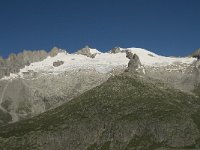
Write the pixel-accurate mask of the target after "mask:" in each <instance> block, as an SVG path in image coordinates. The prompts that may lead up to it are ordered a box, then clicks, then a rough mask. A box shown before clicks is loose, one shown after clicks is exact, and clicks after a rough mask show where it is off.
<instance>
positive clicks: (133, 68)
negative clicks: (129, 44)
mask: <svg viewBox="0 0 200 150" xmlns="http://www.w3.org/2000/svg"><path fill="white" fill-rule="evenodd" d="M126 57H127V58H129V59H130V61H129V63H128V71H129V72H138V71H139V70H140V67H141V66H142V64H141V62H140V59H139V57H138V56H137V55H136V54H133V53H131V52H127V53H126Z"/></svg>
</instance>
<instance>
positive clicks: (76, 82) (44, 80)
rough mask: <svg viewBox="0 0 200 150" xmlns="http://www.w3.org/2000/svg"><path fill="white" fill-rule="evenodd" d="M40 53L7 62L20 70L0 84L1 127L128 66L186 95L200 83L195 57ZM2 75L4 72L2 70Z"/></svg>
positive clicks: (130, 51)
mask: <svg viewBox="0 0 200 150" xmlns="http://www.w3.org/2000/svg"><path fill="white" fill-rule="evenodd" d="M36 54H37V55H36ZM39 54H40V53H39V52H23V53H22V54H18V55H16V56H15V57H14V56H13V57H12V58H13V59H11V57H9V58H8V60H9V61H11V60H12V63H11V64H16V65H17V64H19V63H20V64H22V65H19V66H20V68H21V69H19V68H18V67H15V66H14V69H17V72H14V73H11V74H8V76H4V77H3V78H1V79H0V125H2V124H7V123H11V122H16V121H19V120H23V119H26V118H30V117H33V116H35V115H38V114H40V113H43V112H45V111H47V110H50V109H53V108H55V107H57V106H60V105H62V104H63V103H65V102H68V101H70V100H71V99H73V98H75V97H76V96H78V95H80V94H82V93H84V92H85V91H87V90H90V89H92V88H94V87H96V86H98V85H100V84H102V83H104V82H106V81H107V79H108V78H109V77H110V76H113V75H117V74H120V73H122V72H124V71H125V70H126V69H127V67H129V70H136V72H140V75H141V76H143V77H144V78H146V79H148V78H152V79H156V80H158V81H161V82H164V83H166V84H168V85H170V86H172V87H174V88H176V89H180V90H182V91H185V92H189V93H190V92H192V91H193V90H194V87H195V85H196V84H197V83H199V82H200V68H199V66H200V63H199V62H200V61H199V60H197V59H196V58H191V57H183V58H179V57H164V56H160V55H157V54H155V53H153V52H150V51H148V50H145V49H142V48H114V49H112V50H111V51H110V52H106V53H102V52H100V51H98V50H97V49H94V48H89V47H88V46H86V47H85V48H82V49H80V50H78V51H77V52H76V53H73V54H69V53H67V52H66V51H63V50H60V49H57V48H54V49H52V51H51V52H50V53H48V54H47V53H46V55H45V58H43V57H42V58H41V57H37V56H38V55H39ZM40 58H41V59H40ZM8 60H6V61H8ZM37 60H38V61H37ZM35 61H36V62H35ZM31 62H32V63H31ZM26 63H28V65H26ZM4 67H5V66H4ZM11 67H12V65H11ZM130 67H131V69H130ZM6 68H7V69H9V67H6ZM0 72H4V71H3V70H2V69H1V66H0Z"/></svg>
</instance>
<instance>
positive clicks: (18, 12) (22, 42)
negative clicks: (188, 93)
mask: <svg viewBox="0 0 200 150" xmlns="http://www.w3.org/2000/svg"><path fill="white" fill-rule="evenodd" d="M199 8H200V1H199V0H1V1H0V55H1V56H3V57H7V55H8V54H9V53H18V52H20V51H22V50H24V49H26V50H34V49H45V50H50V49H51V48H52V47H54V46H57V47H60V48H64V49H67V50H68V51H70V52H74V51H76V50H77V49H80V48H81V47H84V46H85V45H89V46H90V47H95V48H97V49H99V50H101V51H107V50H109V49H111V48H112V47H114V46H120V47H141V48H146V49H149V50H151V51H153V52H155V53H158V54H161V55H167V56H170V55H175V56H184V55H187V54H189V53H191V52H192V51H194V50H195V49H197V48H199V47H200V38H199V35H200V12H199Z"/></svg>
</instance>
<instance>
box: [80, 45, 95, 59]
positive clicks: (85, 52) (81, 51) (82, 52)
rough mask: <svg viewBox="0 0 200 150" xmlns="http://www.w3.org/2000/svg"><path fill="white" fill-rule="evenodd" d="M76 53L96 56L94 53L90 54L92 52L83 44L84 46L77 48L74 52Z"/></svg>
mask: <svg viewBox="0 0 200 150" xmlns="http://www.w3.org/2000/svg"><path fill="white" fill-rule="evenodd" d="M76 54H80V55H85V56H87V57H91V58H95V56H96V53H94V54H92V53H91V52H90V48H89V46H85V47H84V48H82V49H80V50H78V51H77V52H76Z"/></svg>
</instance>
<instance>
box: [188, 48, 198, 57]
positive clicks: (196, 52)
mask: <svg viewBox="0 0 200 150" xmlns="http://www.w3.org/2000/svg"><path fill="white" fill-rule="evenodd" d="M190 56H192V57H195V58H197V59H200V48H199V49H198V50H196V51H195V52H193V53H192V54H191V55H190Z"/></svg>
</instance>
